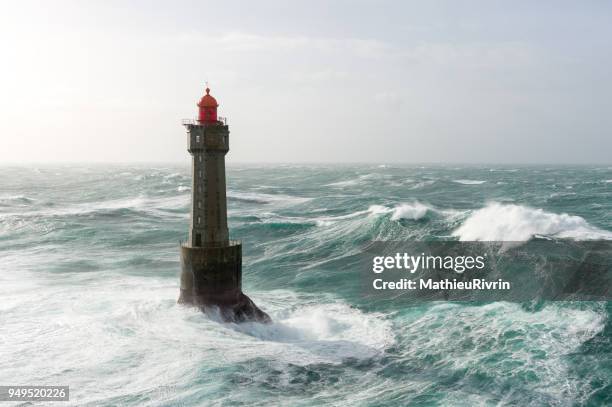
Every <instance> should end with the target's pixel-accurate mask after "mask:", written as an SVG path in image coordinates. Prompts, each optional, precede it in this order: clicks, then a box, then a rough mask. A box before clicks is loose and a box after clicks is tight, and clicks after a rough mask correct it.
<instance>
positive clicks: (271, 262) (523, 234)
mask: <svg viewBox="0 0 612 407" xmlns="http://www.w3.org/2000/svg"><path fill="white" fill-rule="evenodd" d="M189 186H190V178H189V174H188V168H187V166H184V167H183V166H167V165H139V166H130V165H123V166H41V167H34V166H32V167H20V168H11V167H4V168H3V169H2V172H1V173H0V327H1V328H0V332H1V334H0V360H1V361H2V368H1V369H0V384H49V385H51V384H53V385H70V397H71V402H70V403H69V404H70V405H79V406H83V405H86V406H87V405H88V406H115V405H126V406H136V405H150V406H174V405H184V406H200V405H232V406H233V405H260V406H270V405H304V406H306V405H322V404H329V405H363V406H366V405H367V406H369V405H372V406H377V405H415V406H430V405H453V406H454V405H516V406H525V405H560V406H573V405H610V404H611V403H612V358H611V355H612V346H611V343H610V341H611V338H612V329H611V324H610V312H611V311H612V307H611V306H610V303H606V302H583V303H561V302H557V303H552V302H551V303H537V304H515V303H491V304H486V305H459V304H450V303H425V304H415V305H412V306H405V305H403V306H402V307H398V306H396V305H394V304H393V302H392V301H377V302H376V303H374V302H370V301H368V300H366V299H365V298H364V297H363V296H362V295H361V294H360V293H361V292H362V290H361V283H362V282H361V281H360V279H359V275H358V273H359V271H358V270H355V269H354V267H350V266H349V265H347V264H346V263H344V262H343V259H347V258H350V256H352V255H353V254H355V253H357V252H358V251H359V248H360V247H361V245H362V244H363V243H364V242H368V241H371V240H401V239H412V240H414V239H417V240H436V239H461V240H514V241H516V240H528V239H531V238H533V237H536V238H551V239H557V238H563V239H575V240H592V239H608V240H609V239H612V199H611V198H612V167H606V166H602V167H576V168H573V167H572V168H570V167H562V168H555V167H550V168H548V167H543V166H542V167H495V166H481V167H460V166H456V167H455V166H449V167H428V166H384V165H380V166H379V165H361V166H306V165H304V166H293V165H284V166H281V165H278V166H255V165H250V166H232V167H230V168H229V169H228V196H229V222H230V230H231V235H232V236H233V237H234V238H239V239H242V240H243V242H244V255H245V257H244V272H243V274H244V281H243V285H244V288H245V291H246V292H247V293H248V294H249V295H250V296H251V297H252V298H253V299H254V300H255V302H256V303H257V304H258V305H259V306H260V307H261V308H262V309H264V310H265V311H267V312H268V313H269V314H270V315H271V316H272V318H273V319H274V321H275V322H274V323H273V324H271V325H267V326H262V325H258V324H243V325H233V324H222V323H219V322H216V321H212V320H210V319H208V318H207V317H206V316H204V315H202V314H201V313H199V312H197V311H195V310H193V309H187V308H182V307H180V306H178V305H177V304H176V299H177V296H178V275H179V261H178V242H179V240H181V239H184V238H185V237H186V232H187V226H188V202H189V194H190V188H189ZM51 405H54V404H51ZM62 405H65V404H62Z"/></svg>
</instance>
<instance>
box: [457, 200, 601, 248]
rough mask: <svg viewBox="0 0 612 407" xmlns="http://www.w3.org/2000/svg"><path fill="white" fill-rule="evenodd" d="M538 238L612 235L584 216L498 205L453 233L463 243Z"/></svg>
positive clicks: (480, 212)
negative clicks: (595, 225) (541, 236)
mask: <svg viewBox="0 0 612 407" xmlns="http://www.w3.org/2000/svg"><path fill="white" fill-rule="evenodd" d="M535 235H543V236H553V237H559V238H571V239H574V240H594V239H606V240H612V232H610V231H607V230H602V229H598V228H596V227H594V226H592V225H590V224H589V223H588V222H587V221H586V220H585V219H583V218H581V217H580V216H573V215H568V214H566V213H562V214H556V213H550V212H545V211H544V210H542V209H534V208H530V207H526V206H521V205H513V204H500V203H498V202H493V203H490V204H488V205H487V206H486V207H484V208H482V209H478V210H476V211H474V212H472V214H471V215H470V216H469V217H468V218H467V219H466V220H465V222H463V224H462V225H461V226H460V227H459V228H458V229H456V230H455V231H454V232H453V236H457V237H459V239H460V240H463V241H470V240H480V241H527V240H529V239H531V238H532V237H533V236H535Z"/></svg>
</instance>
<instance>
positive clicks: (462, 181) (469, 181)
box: [453, 179, 487, 185]
mask: <svg viewBox="0 0 612 407" xmlns="http://www.w3.org/2000/svg"><path fill="white" fill-rule="evenodd" d="M453 182H455V183H457V184H462V185H480V184H484V183H485V182H487V181H481V180H472V179H455V180H453Z"/></svg>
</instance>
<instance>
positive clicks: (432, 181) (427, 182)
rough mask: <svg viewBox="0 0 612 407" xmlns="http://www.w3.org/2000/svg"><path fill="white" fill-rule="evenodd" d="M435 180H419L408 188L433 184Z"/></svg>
mask: <svg viewBox="0 0 612 407" xmlns="http://www.w3.org/2000/svg"><path fill="white" fill-rule="evenodd" d="M435 182H436V181H435V180H427V181H420V182H417V183H416V184H414V185H413V186H411V187H410V189H421V188H424V187H428V186H430V185H433V184H435Z"/></svg>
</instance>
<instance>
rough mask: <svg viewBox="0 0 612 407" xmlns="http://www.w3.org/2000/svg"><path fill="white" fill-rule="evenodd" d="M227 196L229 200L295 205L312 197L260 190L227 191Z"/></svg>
mask: <svg viewBox="0 0 612 407" xmlns="http://www.w3.org/2000/svg"><path fill="white" fill-rule="evenodd" d="M227 197H228V198H229V199H231V200H234V201H238V202H245V203H260V204H289V205H297V204H300V203H304V202H308V201H310V200H312V198H304V197H299V196H291V195H282V194H264V193H261V192H239V191H227Z"/></svg>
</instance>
